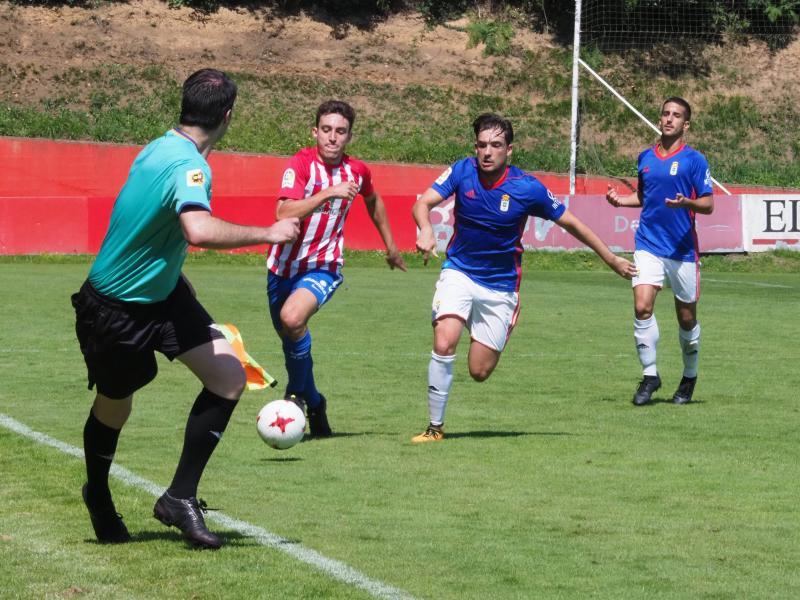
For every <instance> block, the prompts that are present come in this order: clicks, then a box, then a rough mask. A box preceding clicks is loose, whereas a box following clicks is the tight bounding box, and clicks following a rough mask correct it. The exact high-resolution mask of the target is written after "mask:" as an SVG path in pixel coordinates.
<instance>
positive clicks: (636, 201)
mask: <svg viewBox="0 0 800 600" xmlns="http://www.w3.org/2000/svg"><path fill="white" fill-rule="evenodd" d="M606 200H607V201H608V203H609V204H610V205H611V206H617V207H620V206H629V207H631V208H635V207H638V206H641V205H642V192H641V189H639V190H636V191H635V192H633V193H632V194H626V195H624V196H620V194H619V193H618V192H617V190H616V189H614V188H612V187H611V186H610V185H609V186H608V191H607V192H606Z"/></svg>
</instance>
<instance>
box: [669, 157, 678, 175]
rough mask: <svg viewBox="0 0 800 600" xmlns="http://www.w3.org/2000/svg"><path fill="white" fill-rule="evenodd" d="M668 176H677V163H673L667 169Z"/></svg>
mask: <svg viewBox="0 0 800 600" xmlns="http://www.w3.org/2000/svg"><path fill="white" fill-rule="evenodd" d="M669 174H670V175H677V174H678V161H677V160H676V161H674V162H673V163H672V165H671V166H670V168H669Z"/></svg>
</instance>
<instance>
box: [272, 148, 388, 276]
mask: <svg viewBox="0 0 800 600" xmlns="http://www.w3.org/2000/svg"><path fill="white" fill-rule="evenodd" d="M289 169H292V171H293V172H292V173H289ZM340 181H356V182H357V183H358V184H359V186H360V193H361V194H362V195H364V196H367V197H368V196H371V195H372V194H374V189H373V186H372V176H371V174H370V171H369V168H368V167H367V166H366V165H365V164H364V163H363V162H361V161H359V160H357V159H354V158H351V157H349V156H347V155H345V156H344V157H343V158H342V161H341V163H340V164H338V165H333V166H332V165H328V164H326V163H324V162H323V161H322V159H321V158H320V157H319V155H318V153H317V150H316V148H304V149H303V150H301V151H300V152H298V153H297V154H295V155H294V156H293V157H292V158H291V159H290V160H289V165H288V167H287V170H286V171H285V172H284V183H285V184H286V185H287V187H286V188H283V189H282V191H281V193H282V194H284V195H283V196H282V198H284V199H285V200H286V201H291V200H301V199H304V198H308V197H310V196H313V195H315V194H317V193H319V192H320V191H322V190H324V189H326V188H328V187H330V186H331V185H336V184H338V183H339V182H340ZM290 184H291V185H290ZM351 205H352V201H351V200H345V199H342V198H332V199H330V200H328V201H326V202H325V203H323V204H322V205H321V206H320V207H319V208H318V209H317V211H315V212H314V213H312V214H310V215H308V216H307V217H306V218H305V219H303V221H302V223H301V233H300V236H299V237H298V238H297V240H295V242H294V243H293V244H291V246H290V247H274V248H273V249H272V251H271V252H270V256H269V259H268V261H267V266H268V268H269V269H270V270H271V271H272V272H273V273H275V274H277V275H280V276H281V277H291V276H294V275H296V274H298V273H304V272H306V271H308V270H310V269H327V270H329V271H332V272H337V271H338V270H339V268H341V266H342V264H343V258H342V248H343V245H344V222H345V219H346V217H347V214H348V213H349V211H350V207H351Z"/></svg>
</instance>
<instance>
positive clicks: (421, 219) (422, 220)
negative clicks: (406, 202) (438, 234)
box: [411, 188, 444, 265]
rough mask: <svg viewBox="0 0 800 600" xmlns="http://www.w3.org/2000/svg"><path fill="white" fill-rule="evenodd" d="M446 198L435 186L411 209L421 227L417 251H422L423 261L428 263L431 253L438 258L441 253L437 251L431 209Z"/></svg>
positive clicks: (426, 191) (418, 225)
mask: <svg viewBox="0 0 800 600" xmlns="http://www.w3.org/2000/svg"><path fill="white" fill-rule="evenodd" d="M443 200H444V198H442V197H441V196H440V195H439V192H437V191H436V190H434V189H433V188H428V189H427V190H425V193H423V194H422V195H421V196H420V197H419V198H417V201H416V202H415V203H414V207H413V208H412V209H411V214H412V215H414V221H415V222H416V223H417V227H419V233H418V234H417V251H418V252H421V253H422V259H423V262H424V263H425V264H426V265H427V264H428V259H430V257H431V255H433V256H436V257H437V258H438V256H439V254H438V253H437V252H436V238H435V237H434V235H433V226H432V225H431V209H432V208H433V207H434V206H436V205H438V204H439V203H441V202H442V201H443Z"/></svg>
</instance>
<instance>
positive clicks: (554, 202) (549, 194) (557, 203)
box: [547, 190, 561, 209]
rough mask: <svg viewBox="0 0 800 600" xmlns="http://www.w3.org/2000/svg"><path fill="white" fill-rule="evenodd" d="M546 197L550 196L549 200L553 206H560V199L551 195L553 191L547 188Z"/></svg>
mask: <svg viewBox="0 0 800 600" xmlns="http://www.w3.org/2000/svg"><path fill="white" fill-rule="evenodd" d="M547 197H548V198H550V201H551V202H552V203H553V208H554V209H555V208H558V207H559V206H561V201H560V200H559V199H558V198H556V197H555V196H554V195H553V192H551V191H550V190H547Z"/></svg>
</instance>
